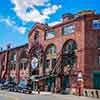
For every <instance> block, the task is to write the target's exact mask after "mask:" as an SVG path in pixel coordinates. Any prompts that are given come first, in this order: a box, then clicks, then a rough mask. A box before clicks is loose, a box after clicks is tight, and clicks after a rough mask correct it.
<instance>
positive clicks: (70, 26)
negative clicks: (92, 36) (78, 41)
mask: <svg viewBox="0 0 100 100" xmlns="http://www.w3.org/2000/svg"><path fill="white" fill-rule="evenodd" d="M65 28H67V32H66V31H65ZM72 29H74V30H72ZM75 31H76V25H75V24H67V25H63V27H62V33H63V35H69V34H71V33H74V32H75Z"/></svg>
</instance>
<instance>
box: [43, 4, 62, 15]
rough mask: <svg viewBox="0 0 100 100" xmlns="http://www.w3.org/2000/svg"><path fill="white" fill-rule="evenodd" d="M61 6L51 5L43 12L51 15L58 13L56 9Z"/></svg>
mask: <svg viewBox="0 0 100 100" xmlns="http://www.w3.org/2000/svg"><path fill="white" fill-rule="evenodd" d="M59 8H61V5H58V6H57V5H53V6H51V7H48V8H45V9H44V10H43V14H44V15H50V14H53V13H56V11H57V10H58V9H59Z"/></svg>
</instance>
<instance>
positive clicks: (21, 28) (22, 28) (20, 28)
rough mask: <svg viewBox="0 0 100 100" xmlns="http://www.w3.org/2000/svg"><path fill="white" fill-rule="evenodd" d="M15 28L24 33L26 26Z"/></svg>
mask: <svg viewBox="0 0 100 100" xmlns="http://www.w3.org/2000/svg"><path fill="white" fill-rule="evenodd" d="M17 30H18V31H19V32H20V33H21V34H24V33H25V31H26V28H25V27H22V26H21V27H17Z"/></svg>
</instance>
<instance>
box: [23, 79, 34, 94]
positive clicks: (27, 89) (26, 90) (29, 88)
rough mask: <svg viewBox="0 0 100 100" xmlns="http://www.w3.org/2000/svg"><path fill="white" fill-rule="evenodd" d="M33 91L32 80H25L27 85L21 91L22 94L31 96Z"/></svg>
mask: <svg viewBox="0 0 100 100" xmlns="http://www.w3.org/2000/svg"><path fill="white" fill-rule="evenodd" d="M32 90H33V84H32V80H27V84H26V86H25V87H24V89H23V93H28V94H31V93H32Z"/></svg>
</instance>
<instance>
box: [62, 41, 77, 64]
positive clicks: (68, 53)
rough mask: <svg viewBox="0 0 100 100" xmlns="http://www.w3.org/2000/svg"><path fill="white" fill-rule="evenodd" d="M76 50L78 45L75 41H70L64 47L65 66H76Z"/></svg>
mask: <svg viewBox="0 0 100 100" xmlns="http://www.w3.org/2000/svg"><path fill="white" fill-rule="evenodd" d="M76 49H77V45H76V42H75V41H74V40H68V41H67V42H66V43H65V44H64V46H63V64H64V66H66V65H74V64H76V60H77V59H76Z"/></svg>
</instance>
